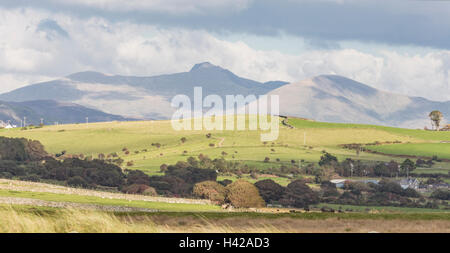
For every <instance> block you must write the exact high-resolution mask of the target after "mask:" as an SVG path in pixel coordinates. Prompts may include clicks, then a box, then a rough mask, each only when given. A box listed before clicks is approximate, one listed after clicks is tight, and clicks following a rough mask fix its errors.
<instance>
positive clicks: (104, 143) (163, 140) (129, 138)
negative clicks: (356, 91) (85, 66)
mask: <svg viewBox="0 0 450 253" xmlns="http://www.w3.org/2000/svg"><path fill="white" fill-rule="evenodd" d="M289 123H290V124H292V125H293V126H295V128H294V129H289V128H287V127H284V126H283V125H280V132H279V138H278V139H277V140H276V141H274V142H266V143H265V142H261V141H260V134H261V131H259V130H258V131H249V130H243V131H238V130H234V131H206V130H202V131H194V130H192V131H175V130H173V129H172V126H171V123H170V121H133V122H104V123H89V124H72V125H58V126H44V127H43V128H34V129H28V130H21V129H2V130H0V135H3V136H7V137H25V138H28V139H34V140H39V141H40V142H41V143H42V144H43V145H44V146H45V147H46V149H47V151H48V152H50V153H59V152H61V151H62V150H65V151H67V153H69V154H84V155H86V156H88V155H92V156H93V157H96V156H97V155H98V154H100V153H103V154H105V155H107V154H110V153H114V152H117V154H118V155H119V157H121V158H122V159H124V160H125V163H124V164H126V163H127V162H129V161H132V163H133V164H132V165H131V166H129V168H131V169H140V170H143V171H145V172H146V173H148V174H159V167H160V165H161V164H174V163H176V162H177V161H184V160H186V158H188V157H189V156H198V155H199V154H204V155H208V156H209V157H210V158H218V157H224V158H225V159H226V160H231V161H239V162H242V163H246V164H249V165H250V166H254V167H256V168H261V169H262V170H264V169H266V168H270V167H273V166H276V167H279V166H280V165H281V164H288V163H290V162H291V160H294V161H296V162H299V161H300V160H304V161H306V162H317V161H318V159H319V158H320V156H321V154H322V151H323V150H326V151H328V152H330V153H333V154H334V155H336V156H337V157H338V158H340V159H344V158H347V157H350V158H354V159H361V160H379V161H389V160H391V159H394V160H398V161H400V160H401V159H399V158H392V157H388V156H383V155H378V154H371V153H360V154H359V155H357V154H356V152H355V151H354V150H348V149H342V148H340V147H339V145H340V144H348V143H373V142H376V141H378V142H394V141H400V142H402V143H405V144H401V145H398V147H406V149H404V152H412V155H416V154H421V152H422V151H421V150H422V148H421V147H422V146H423V147H424V148H423V150H429V149H428V147H432V148H433V150H436V152H440V153H439V155H440V156H445V152H447V149H442V148H440V146H439V147H438V146H437V145H440V144H437V143H435V142H437V141H439V140H448V139H450V133H448V132H432V131H423V130H410V129H400V128H391V127H381V126H370V125H357V124H337V123H322V122H313V121H306V120H301V119H295V118H294V119H289ZM207 133H211V137H210V138H207V137H206V134H207ZM182 137H185V138H186V141H185V142H184V143H183V142H182V141H181V138H182ZM155 143H159V144H161V146H160V147H157V146H155V145H152V144H155ZM406 143H411V144H406ZM402 145H405V146H402ZM435 145H436V146H435ZM449 145H450V144H447V145H442V146H444V147H446V148H448V146H449ZM392 146H393V145H392ZM413 146H414V147H416V148H414V149H413V148H410V147H413ZM374 147H375V146H374ZM123 148H127V149H128V150H129V154H125V152H123V151H122V149H123ZM376 148H380V149H386V150H384V151H386V153H389V152H392V153H393V154H395V153H397V152H398V151H396V150H394V149H391V148H390V147H389V146H388V145H386V146H385V145H382V146H376ZM401 150H403V148H401ZM223 152H225V153H223ZM426 152H429V151H426ZM400 153H402V152H400ZM424 154H428V153H424ZM429 154H432V153H429ZM448 154H449V153H448V152H447V156H448ZM265 157H269V159H270V161H269V162H266V163H264V162H263V160H264V159H265ZM277 159H278V160H279V161H277Z"/></svg>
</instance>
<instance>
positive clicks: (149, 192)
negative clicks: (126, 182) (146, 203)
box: [142, 186, 158, 196]
mask: <svg viewBox="0 0 450 253" xmlns="http://www.w3.org/2000/svg"><path fill="white" fill-rule="evenodd" d="M142 194H143V195H147V196H156V195H158V193H156V190H155V188H153V187H150V186H149V187H148V188H147V189H145V190H144V191H143V192H142Z"/></svg>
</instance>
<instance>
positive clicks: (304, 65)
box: [0, 9, 450, 100]
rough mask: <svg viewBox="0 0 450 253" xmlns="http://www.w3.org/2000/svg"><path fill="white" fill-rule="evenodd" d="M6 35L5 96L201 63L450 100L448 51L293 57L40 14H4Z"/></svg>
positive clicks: (190, 34) (0, 17) (200, 34)
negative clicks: (54, 83)
mask: <svg viewBox="0 0 450 253" xmlns="http://www.w3.org/2000/svg"><path fill="white" fill-rule="evenodd" d="M42 20H54V21H55V22H56V24H57V25H58V26H59V27H60V28H61V29H63V30H64V31H65V32H67V34H68V36H59V37H58V36H51V37H50V38H49V36H47V34H46V30H39V31H37V27H38V25H39V24H40V23H41V22H42ZM0 34H7V35H9V36H2V37H0V85H1V86H0V92H4V91H8V90H11V89H12V88H13V87H16V86H17V87H19V86H21V85H23V84H24V83H26V82H29V83H32V82H37V81H39V80H48V79H49V78H51V77H61V76H64V75H68V74H71V73H74V72H78V71H85V70H95V71H100V72H104V73H110V74H122V75H141V76H150V75H156V74H166V73H174V72H181V71H188V70H189V69H190V67H192V66H193V64H195V63H199V62H203V61H210V62H211V63H213V64H216V65H219V66H222V67H224V68H227V69H229V70H231V71H232V72H234V73H236V74H237V75H240V76H243V77H246V78H251V79H255V80H259V81H269V80H286V81H298V80H302V79H305V78H310V77H313V76H316V75H320V74H338V75H342V76H346V77H349V78H352V79H355V80H357V81H360V82H363V83H366V84H369V85H371V86H373V87H376V88H380V89H383V90H388V91H393V92H397V93H403V94H407V95H414V96H424V97H427V98H430V99H436V100H450V92H449V83H450V51H445V50H441V51H437V50H435V51H433V52H430V53H427V54H421V55H408V54H405V53H399V52H396V51H395V50H392V49H389V50H385V51H381V52H379V53H378V54H377V55H374V54H372V53H365V52H361V51H358V50H356V49H334V50H326V49H321V50H310V51H305V52H302V53H299V54H288V53H282V52H280V51H277V50H256V49H254V48H251V47H250V46H248V45H247V44H246V43H244V42H243V41H239V40H235V41H233V42H231V41H227V40H224V39H218V38H217V37H215V36H213V35H212V34H210V33H208V32H206V31H192V30H185V29H162V28H158V27H155V26H150V25H143V24H133V23H129V22H118V23H112V22H110V21H106V20H104V19H101V18H89V19H79V18H75V17H72V16H66V15H62V14H52V13H49V12H45V11H38V10H34V9H25V10H2V9H0ZM39 78H41V79H39Z"/></svg>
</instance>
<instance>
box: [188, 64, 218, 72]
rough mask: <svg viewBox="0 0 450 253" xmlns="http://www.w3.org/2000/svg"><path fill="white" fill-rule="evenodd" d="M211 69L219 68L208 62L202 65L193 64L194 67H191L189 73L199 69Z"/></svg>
mask: <svg viewBox="0 0 450 253" xmlns="http://www.w3.org/2000/svg"><path fill="white" fill-rule="evenodd" d="M213 68H220V67H218V66H216V65H213V64H211V63H210V62H202V63H197V64H195V65H194V67H192V69H191V71H190V72H193V71H197V70H200V69H213Z"/></svg>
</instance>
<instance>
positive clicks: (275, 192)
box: [255, 179, 284, 203]
mask: <svg viewBox="0 0 450 253" xmlns="http://www.w3.org/2000/svg"><path fill="white" fill-rule="evenodd" d="M255 186H256V187H257V188H258V190H259V194H260V195H261V197H262V198H263V199H264V201H266V203H273V202H275V201H278V200H279V199H280V198H281V196H283V193H284V187H283V186H281V185H279V184H277V183H275V181H273V180H272V179H264V180H261V181H258V182H256V183H255Z"/></svg>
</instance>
